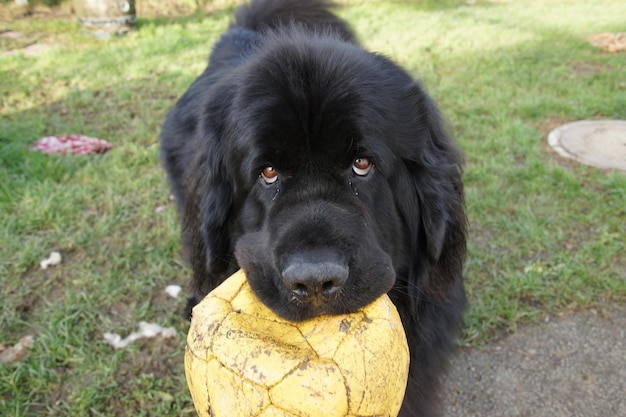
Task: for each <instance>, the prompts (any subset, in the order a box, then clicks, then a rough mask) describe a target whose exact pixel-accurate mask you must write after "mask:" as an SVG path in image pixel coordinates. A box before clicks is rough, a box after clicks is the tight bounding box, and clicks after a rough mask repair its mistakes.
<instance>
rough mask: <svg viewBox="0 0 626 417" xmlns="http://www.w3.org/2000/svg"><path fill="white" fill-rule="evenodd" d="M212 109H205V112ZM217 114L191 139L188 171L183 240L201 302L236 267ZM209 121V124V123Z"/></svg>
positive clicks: (227, 176) (230, 190)
mask: <svg viewBox="0 0 626 417" xmlns="http://www.w3.org/2000/svg"><path fill="white" fill-rule="evenodd" d="M210 111H211V109H210V108H209V109H207V113H208V112H210ZM220 116H221V115H219V114H211V115H210V116H207V117H205V121H204V122H205V123H204V125H203V126H201V128H200V129H199V131H198V134H197V135H198V136H197V137H196V138H194V140H197V144H196V146H195V147H194V149H195V151H196V155H195V156H194V158H193V162H192V165H191V167H190V168H189V170H188V173H189V174H188V176H187V182H186V190H187V192H186V195H187V198H186V201H185V207H184V216H183V222H182V223H183V227H182V228H183V243H184V246H185V249H186V251H187V257H188V258H189V259H188V260H189V263H190V265H191V268H192V271H193V277H192V280H191V285H192V289H193V291H194V298H195V299H191V300H190V303H192V304H193V303H195V302H198V301H200V299H201V298H202V297H203V296H204V295H206V294H208V293H209V292H210V291H211V290H212V289H213V288H215V287H216V286H218V285H219V284H220V283H222V282H223V281H224V280H225V279H226V278H227V277H228V276H229V275H231V274H232V273H233V272H234V271H235V270H236V269H237V265H236V261H235V260H234V256H233V253H232V245H231V230H230V229H231V214H232V205H233V187H234V186H233V179H232V175H231V174H230V171H231V170H230V169H229V167H228V166H227V165H228V164H227V162H226V157H225V149H224V143H223V137H222V136H223V128H222V127H221V126H218V124H219V123H220V121H221V120H223V119H222V118H221V117H220ZM209 123H210V124H211V125H210V126H209V125H208V124H209Z"/></svg>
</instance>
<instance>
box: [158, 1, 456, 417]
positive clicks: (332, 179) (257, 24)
mask: <svg viewBox="0 0 626 417" xmlns="http://www.w3.org/2000/svg"><path fill="white" fill-rule="evenodd" d="M331 6H332V4H330V3H329V2H328V1H326V0H309V1H306V0H253V2H252V3H251V4H249V5H244V6H241V7H240V8H239V9H238V10H237V11H236V14H235V19H234V22H233V23H232V24H231V26H230V28H229V29H228V31H227V32H225V33H224V34H223V35H222V36H221V38H220V39H219V41H218V42H217V43H216V44H215V46H214V47H213V51H212V53H211V56H210V59H209V64H208V67H207V68H206V70H205V71H204V72H203V73H202V74H201V75H200V77H198V79H197V80H196V81H195V82H194V83H193V84H192V85H191V87H190V88H189V90H188V91H187V92H186V93H185V94H184V95H183V96H182V97H181V98H180V100H179V101H178V102H177V103H176V105H175V106H174V108H173V109H172V110H171V111H170V113H169V114H168V115H167V118H166V119H165V122H164V124H163V130H162V133H161V138H160V140H161V150H162V159H163V164H164V166H165V169H166V171H167V173H168V176H169V181H170V184H171V188H172V190H173V193H174V195H175V197H176V200H177V204H178V209H179V212H180V217H181V219H182V231H183V232H182V235H183V243H184V246H185V249H186V253H187V256H188V258H189V262H190V264H191V267H192V269H193V278H192V287H193V290H194V295H193V296H192V297H191V299H190V307H191V306H193V304H195V303H196V302H198V301H199V300H200V299H202V297H204V296H205V295H206V294H207V293H208V292H209V291H211V290H212V289H213V288H215V287H216V286H217V285H219V284H220V283H221V282H222V281H224V280H225V279H226V278H227V277H228V276H229V275H231V274H232V273H233V272H235V271H236V270H237V269H238V268H243V270H244V271H245V272H246V274H247V277H248V280H249V282H250V286H251V287H252V289H253V291H254V292H255V293H256V295H257V296H258V297H259V299H260V300H261V301H262V302H263V303H265V304H266V305H267V306H268V307H269V308H270V309H272V310H273V311H275V312H276V313H277V314H279V315H281V316H282V317H284V318H286V319H289V320H304V319H307V318H311V317H314V316H317V315H320V314H343V313H348V312H353V311H354V310H357V309H359V308H360V307H362V306H364V305H366V304H368V303H370V302H371V301H373V300H374V299H376V298H377V297H379V296H381V295H382V294H384V293H388V294H389V295H390V297H391V299H392V300H393V302H394V303H395V305H396V307H397V308H398V311H399V313H400V316H401V318H402V321H403V325H404V328H405V332H406V335H407V338H408V342H409V347H410V351H411V365H410V374H409V382H408V386H407V390H406V395H405V399H404V403H403V406H402V410H401V412H400V415H401V416H430V415H437V414H439V413H441V405H440V402H439V398H438V387H439V378H440V376H441V373H442V371H443V370H444V368H445V365H446V362H447V359H448V357H449V355H450V354H451V352H452V351H453V349H454V339H455V336H456V334H457V331H458V330H459V328H460V326H461V322H462V313H463V310H464V306H465V293H464V290H463V263H464V258H465V252H466V242H465V240H466V217H465V212H464V203H463V185H462V182H461V176H462V168H461V163H462V156H461V153H460V152H459V150H458V149H457V148H456V146H455V144H454V142H453V140H452V139H451V138H450V136H449V135H448V134H447V133H446V131H445V129H444V123H443V121H442V118H441V116H440V114H439V111H438V109H437V107H436V106H435V104H434V103H433V101H432V99H431V98H430V97H429V96H428V95H427V94H426V93H425V92H424V90H423V89H422V87H421V86H420V85H419V84H418V83H417V82H416V81H415V80H414V79H412V78H411V76H410V75H409V74H407V72H406V71H404V70H403V69H401V68H400V67H399V66H398V65H396V64H394V63H393V62H392V61H390V60H389V59H387V58H385V57H384V56H381V55H378V54H374V53H371V52H367V51H366V50H364V49H362V47H360V46H359V44H358V42H357V41H356V39H355V36H354V34H353V33H352V31H351V29H350V28H349V26H348V25H347V24H346V23H345V22H344V21H343V20H341V19H340V18H338V17H337V16H335V15H334V14H332V13H331V12H330V11H329V8H330V7H331Z"/></svg>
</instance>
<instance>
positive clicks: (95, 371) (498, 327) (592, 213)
mask: <svg viewBox="0 0 626 417" xmlns="http://www.w3.org/2000/svg"><path fill="white" fill-rule="evenodd" d="M138 3H140V2H138ZM153 3H157V4H158V2H153ZM172 3H174V4H178V3H181V2H180V1H179V2H172ZM182 3H185V7H181V8H177V9H176V10H175V12H176V13H173V11H172V10H164V9H163V7H161V8H160V9H159V10H158V11H154V12H153V13H150V12H149V10H147V9H145V10H146V12H145V14H143V15H142V14H141V10H142V9H141V8H139V11H140V14H139V30H137V31H134V32H132V33H130V34H129V35H127V36H125V37H121V38H115V39H111V40H109V41H99V40H96V39H93V38H91V37H89V36H86V35H83V34H81V33H80V31H79V26H78V24H77V23H76V22H75V20H74V19H73V18H72V16H71V15H70V14H69V13H68V8H67V5H62V6H60V7H57V8H52V9H47V8H40V7H38V8H35V9H33V10H32V12H31V13H28V14H26V15H24V13H21V12H19V11H17V9H15V7H14V6H13V5H12V4H10V3H7V2H2V3H0V25H1V26H2V27H3V28H5V29H2V31H0V300H2V310H1V313H0V343H2V344H3V345H4V346H5V347H8V346H11V345H13V344H15V343H17V341H18V340H19V339H20V338H22V337H23V336H25V335H31V336H32V337H33V341H34V342H33V346H32V348H31V349H30V351H29V352H28V355H27V356H25V357H24V358H22V359H21V360H20V361H17V362H14V363H11V364H8V365H4V364H2V365H0V414H2V415H6V416H16V417H17V416H30V415H52V416H86V415H90V416H105V415H106V416H142V415H146V416H153V415H162V416H192V415H194V409H193V405H192V403H191V400H190V397H189V394H188V392H187V387H186V383H185V378H184V374H183V363H182V358H183V351H184V343H185V335H186V331H187V329H188V323H187V322H186V321H185V320H184V319H183V318H182V315H181V313H182V310H183V307H184V297H181V298H179V299H175V298H172V297H169V296H168V295H166V294H165V292H164V289H165V287H166V286H167V285H170V284H178V285H181V286H183V287H184V286H185V285H186V283H187V278H188V275H189V269H188V268H187V266H186V265H185V263H184V262H183V261H182V256H181V245H180V237H179V229H178V223H177V222H178V219H177V215H176V211H175V206H174V204H173V202H172V201H171V200H170V198H169V190H168V187H167V182H166V178H165V175H164V173H163V171H162V170H161V168H160V164H159V158H158V140H157V138H158V133H159V128H160V124H161V123H162V120H163V118H164V116H165V114H166V113H167V111H168V109H169V108H170V107H171V106H172V105H173V104H174V102H175V100H176V99H177V97H178V96H179V95H180V94H181V93H182V92H184V90H185V89H186V88H187V87H188V86H189V84H190V83H191V82H192V81H193V80H194V78H195V77H196V76H197V75H198V74H199V73H200V72H201V71H202V70H203V68H204V66H205V62H206V57H207V54H208V51H209V48H210V46H211V44H212V43H213V42H214V41H215V40H216V39H217V38H218V36H219V34H220V32H221V31H222V30H224V29H225V28H226V27H227V25H228V22H229V16H230V14H231V12H232V6H231V5H229V2H228V1H219V2H216V3H218V4H217V5H215V4H214V5H213V6H212V7H210V8H208V7H205V10H204V11H203V12H199V11H196V12H194V11H193V10H192V8H191V7H190V6H189V3H193V2H182ZM347 3H348V5H347V6H346V7H345V8H343V9H341V11H340V12H339V13H340V14H341V15H342V16H343V17H345V18H346V19H348V20H349V21H350V22H351V23H352V24H353V26H354V28H355V30H356V32H357V33H358V35H359V37H360V39H361V40H362V42H363V44H364V45H365V46H367V47H368V48H369V49H371V50H374V51H377V52H380V53H383V54H386V55H388V56H390V57H391V58H393V59H394V60H396V61H397V62H399V63H400V64H402V65H403V66H405V67H406V68H408V69H409V70H410V71H411V72H412V73H413V74H415V76H416V77H417V78H419V79H421V80H422V82H423V84H424V85H425V87H426V88H427V90H428V91H429V92H430V93H431V95H432V96H433V97H434V98H435V99H436V101H437V102H438V103H439V104H440V107H441V109H442V111H443V112H444V114H445V115H446V117H447V119H448V121H449V123H450V128H451V130H452V131H453V132H454V135H455V136H456V137H457V139H458V141H459V143H460V145H461V147H462V148H463V150H464V151H465V153H466V159H467V163H466V168H465V182H466V192H467V208H468V213H469V219H470V223H471V238H470V242H469V259H468V262H467V276H468V279H467V287H468V292H469V296H470V302H471V307H470V309H469V311H468V314H467V323H466V326H465V330H464V334H463V336H462V338H461V340H460V341H459V343H460V344H462V345H469V346H474V345H478V344H481V343H488V342H489V341H490V340H493V339H494V338H498V337H502V336H504V335H506V334H507V333H510V332H514V331H515V330H516V328H517V327H518V326H520V325H524V324H527V323H531V322H535V321H539V320H546V319H550V318H551V317H555V316H558V315H562V314H568V313H570V312H572V311H576V310H581V309H591V308H593V309H596V310H598V311H600V312H601V311H602V310H603V308H604V307H605V306H607V305H609V304H612V303H624V302H626V247H625V246H626V237H625V236H626V175H625V174H624V173H622V172H604V171H602V170H599V169H596V168H591V167H585V166H581V165H577V164H574V163H572V162H569V161H566V160H563V159H561V158H560V157H559V156H557V155H556V154H555V153H554V152H552V151H551V150H550V149H549V147H548V146H547V145H546V136H547V133H548V132H549V131H550V129H552V128H553V127H556V126H557V125H559V124H561V123H564V122H568V121H574V120H579V119H597V118H616V119H626V53H608V52H604V51H602V50H601V49H598V48H596V47H593V46H592V45H590V44H589V42H588V41H587V39H586V37H587V36H588V35H590V34H593V33H599V32H623V31H626V25H625V24H624V16H626V2H624V1H623V0H597V1H593V2H590V1H588V0H511V1H491V2H490V1H477V2H464V1H456V0H446V1H441V2H438V1H428V0H427V1H411V2H410V1H369V2H357V1H348V2H347ZM208 9H210V13H209V14H208V15H207V13H206V10H208ZM8 30H10V31H12V32H11V33H12V34H13V35H15V36H13V35H11V36H9V35H7V33H8V32H7V31H8ZM33 45H36V46H37V47H38V49H34V48H32V46H33ZM32 51H34V52H33V53H31V52H32ZM67 133H83V134H86V135H88V136H94V137H98V138H102V139H105V140H108V141H109V142H111V143H112V144H113V148H112V149H111V150H110V151H109V152H107V153H105V154H102V155H92V156H80V157H79V156H65V157H59V156H46V155H44V154H41V153H36V152H33V151H31V150H29V146H30V144H31V143H32V142H33V141H35V140H37V139H39V138H40V137H43V136H47V135H53V134H67ZM53 250H57V251H59V252H60V253H61V254H62V257H63V261H62V263H61V264H60V265H58V266H54V267H50V268H48V269H46V270H42V269H41V268H40V266H39V262H40V261H41V260H42V259H44V258H46V257H47V256H48V255H49V254H50V252H51V251H53ZM140 321H147V322H153V323H158V324H159V325H161V326H165V327H174V328H175V329H176V330H177V337H176V338H168V339H163V338H161V339H153V340H146V341H141V342H137V343H134V344H131V345H130V346H129V347H127V348H125V349H120V350H115V349H113V348H112V347H111V346H109V345H107V344H106V343H104V341H103V333H104V332H113V333H119V334H121V335H122V336H125V335H127V334H128V333H130V332H132V331H135V330H136V328H137V325H138V323H139V322H140Z"/></svg>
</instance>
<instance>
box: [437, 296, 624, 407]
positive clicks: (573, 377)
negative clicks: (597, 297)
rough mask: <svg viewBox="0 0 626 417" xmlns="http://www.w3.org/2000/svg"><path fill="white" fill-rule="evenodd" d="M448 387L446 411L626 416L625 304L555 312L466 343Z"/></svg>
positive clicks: (452, 369) (452, 372) (453, 368)
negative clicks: (475, 344)
mask: <svg viewBox="0 0 626 417" xmlns="http://www.w3.org/2000/svg"><path fill="white" fill-rule="evenodd" d="M445 394H446V411H447V412H446V414H445V416H446V417H469V416H472V417H473V416H476V417H497V416H506V417H522V416H524V417H526V416H528V417H560V416H563V417H575V416H580V417H583V416H585V417H624V416H626V306H614V307H611V308H610V309H609V310H607V311H606V312H605V313H603V314H599V313H594V312H584V313H577V314H573V315H571V316H568V317H565V318H557V319H552V320H550V321H549V322H547V323H542V324H538V325H533V326H529V327H525V328H522V329H520V330H519V332H518V333H516V334H514V335H512V336H510V337H507V338H505V339H504V340H501V341H499V342H496V343H494V344H490V345H487V346H485V347H482V348H476V349H463V350H461V352H460V353H459V355H458V356H457V357H456V358H455V360H454V362H453V366H452V368H451V372H450V374H449V376H448V377H447V379H446V393H445Z"/></svg>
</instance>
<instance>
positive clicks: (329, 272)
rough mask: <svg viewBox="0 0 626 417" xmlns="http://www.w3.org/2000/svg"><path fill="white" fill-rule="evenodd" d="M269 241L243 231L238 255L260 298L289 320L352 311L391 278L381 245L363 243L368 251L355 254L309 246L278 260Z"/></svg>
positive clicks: (381, 291)
mask: <svg viewBox="0 0 626 417" xmlns="http://www.w3.org/2000/svg"><path fill="white" fill-rule="evenodd" d="M267 247H268V245H266V244H264V239H263V234H262V233H249V234H246V235H244V236H242V238H241V239H239V241H238V242H237V245H236V251H235V253H236V257H237V261H238V263H239V265H240V266H241V267H242V268H243V269H244V271H245V272H246V276H247V278H248V282H249V284H250V287H251V288H252V290H253V291H254V293H255V294H256V296H257V297H258V298H259V299H260V300H261V302H262V303H263V304H265V305H266V306H267V307H268V308H270V309H271V310H272V311H274V312H275V313H276V314H278V315H279V316H281V317H283V318H285V319H287V320H290V321H302V320H307V319H310V318H313V317H317V316H321V315H340V314H350V313H354V312H355V311H357V310H359V309H360V308H363V307H364V306H366V305H368V304H369V303H371V302H373V301H374V300H375V299H377V298H378V297H380V296H381V295H383V294H384V293H386V292H388V291H389V290H390V289H391V287H392V286H393V283H394V281H395V270H394V268H393V266H392V264H391V259H390V258H389V256H388V255H387V254H386V253H384V252H383V251H381V250H380V249H378V250H372V248H367V247H365V248H364V247H361V248H360V249H361V250H363V251H364V252H365V253H368V254H369V255H370V256H361V257H360V258H359V259H358V260H356V259H354V257H352V258H350V259H346V257H345V256H344V255H342V252H340V251H337V250H333V249H332V248H316V249H307V250H305V251H298V252H295V253H291V254H289V255H288V256H286V257H285V259H284V261H278V262H276V260H275V259H273V258H274V257H273V256H269V255H268V252H267V250H266V249H265V248H267ZM270 258H271V259H270Z"/></svg>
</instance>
